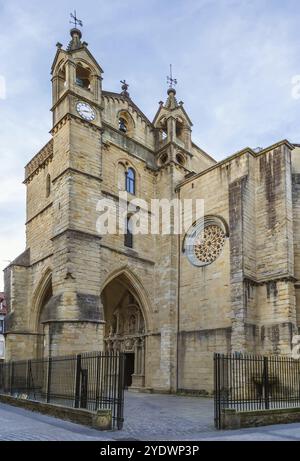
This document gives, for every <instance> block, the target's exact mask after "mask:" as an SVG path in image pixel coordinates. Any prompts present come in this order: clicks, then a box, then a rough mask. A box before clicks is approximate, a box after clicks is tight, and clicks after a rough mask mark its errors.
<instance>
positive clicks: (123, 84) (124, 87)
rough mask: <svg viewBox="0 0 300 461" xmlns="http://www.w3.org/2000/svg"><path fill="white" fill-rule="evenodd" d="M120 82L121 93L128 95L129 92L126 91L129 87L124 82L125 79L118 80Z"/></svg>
mask: <svg viewBox="0 0 300 461" xmlns="http://www.w3.org/2000/svg"><path fill="white" fill-rule="evenodd" d="M120 83H122V90H123V91H122V94H124V95H125V96H129V93H128V91H127V90H128V88H129V85H128V83H127V82H126V80H120Z"/></svg>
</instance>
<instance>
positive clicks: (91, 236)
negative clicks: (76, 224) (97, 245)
mask: <svg viewBox="0 0 300 461" xmlns="http://www.w3.org/2000/svg"><path fill="white" fill-rule="evenodd" d="M65 234H73V235H76V234H78V235H79V236H82V237H85V238H89V239H98V240H101V239H102V236H101V235H98V234H92V233H91V232H85V231H83V230H80V229H73V228H70V227H69V228H68V229H64V230H63V231H61V232H60V233H59V234H56V235H54V236H53V237H52V238H51V240H52V241H53V240H56V239H57V238H59V237H62V236H63V235H65Z"/></svg>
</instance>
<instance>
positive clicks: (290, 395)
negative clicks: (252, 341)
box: [214, 354, 300, 429]
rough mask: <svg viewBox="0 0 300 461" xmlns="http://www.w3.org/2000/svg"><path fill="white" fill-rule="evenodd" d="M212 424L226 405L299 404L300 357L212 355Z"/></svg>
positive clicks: (245, 408) (256, 407) (258, 407)
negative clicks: (296, 358)
mask: <svg viewBox="0 0 300 461" xmlns="http://www.w3.org/2000/svg"><path fill="white" fill-rule="evenodd" d="M214 386H215V389H214V406H215V426H216V428H217V429H222V417H223V411H224V410H225V409H235V410H237V411H254V410H266V409H269V408H274V409H275V408H293V407H300V360H295V359H293V358H292V357H286V356H268V357H266V356H259V355H246V354H228V355H225V354H215V355H214Z"/></svg>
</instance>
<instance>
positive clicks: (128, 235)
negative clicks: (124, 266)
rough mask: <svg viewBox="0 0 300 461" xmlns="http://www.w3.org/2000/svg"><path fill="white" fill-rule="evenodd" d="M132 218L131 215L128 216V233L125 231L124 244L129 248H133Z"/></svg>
mask: <svg viewBox="0 0 300 461" xmlns="http://www.w3.org/2000/svg"><path fill="white" fill-rule="evenodd" d="M130 218H131V216H127V218H126V233H125V239H124V245H125V246H126V247H128V248H133V235H132V229H131V222H130Z"/></svg>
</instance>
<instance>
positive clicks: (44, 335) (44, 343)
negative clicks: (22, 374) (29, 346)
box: [37, 276, 53, 358]
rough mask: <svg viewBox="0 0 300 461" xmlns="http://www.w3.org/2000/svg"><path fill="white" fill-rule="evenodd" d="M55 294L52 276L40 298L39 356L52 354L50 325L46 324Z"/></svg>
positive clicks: (38, 325)
mask: <svg viewBox="0 0 300 461" xmlns="http://www.w3.org/2000/svg"><path fill="white" fill-rule="evenodd" d="M52 296H53V292H52V278H51V276H49V277H48V279H47V280H46V282H45V285H44V286H43V289H42V292H41V296H40V300H39V309H38V313H39V315H38V322H37V332H38V343H37V357H38V358H45V357H48V356H49V355H50V349H49V348H50V345H49V331H48V330H49V326H48V325H47V324H45V319H46V318H47V314H48V312H47V307H48V305H49V303H50V301H51V298H52Z"/></svg>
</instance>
